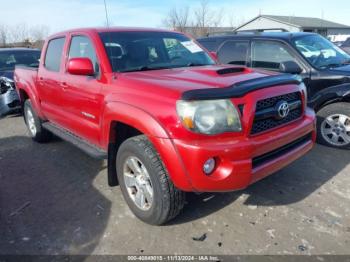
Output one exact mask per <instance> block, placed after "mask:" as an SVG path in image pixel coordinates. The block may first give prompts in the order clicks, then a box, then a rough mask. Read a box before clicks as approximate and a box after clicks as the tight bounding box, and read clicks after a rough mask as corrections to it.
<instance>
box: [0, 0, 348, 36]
mask: <svg viewBox="0 0 350 262" xmlns="http://www.w3.org/2000/svg"><path fill="white" fill-rule="evenodd" d="M106 2H107V6H108V10H109V16H110V20H111V23H112V24H113V25H115V26H141V27H159V26H162V20H163V18H164V17H165V16H166V14H167V12H168V10H169V9H170V8H172V7H174V6H177V7H182V6H189V7H190V8H192V9H194V8H196V7H197V6H198V5H199V0H187V1H186V0H148V1H147V0H144V1H139V0H131V1H130V0H129V1H127V0H106ZM209 3H210V5H211V7H212V8H213V9H223V10H225V19H224V20H223V26H229V25H230V23H229V19H228V16H229V15H232V16H233V17H234V18H233V19H232V20H231V21H233V22H234V24H235V25H237V24H239V23H241V22H242V21H247V20H249V19H251V18H253V17H255V16H257V15H258V14H259V12H261V13H262V14H273V15H294V16H310V17H320V18H321V17H322V15H323V17H324V18H325V19H327V20H331V21H334V22H338V23H343V24H347V25H350V1H349V0H333V1H330V0H318V1H316V0H315V1H314V0H302V1H301V0H293V1H291V0H260V1H258V0H209ZM0 6H1V14H0V24H7V25H16V24H21V23H26V24H27V26H28V27H30V26H35V25H41V24H44V25H47V26H48V27H49V28H50V32H51V33H53V32H56V31H60V30H64V29H69V28H76V27H89V26H104V25H105V12H104V5H103V0H12V1H9V0H0Z"/></svg>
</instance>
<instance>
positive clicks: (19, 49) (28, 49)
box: [0, 47, 40, 52]
mask: <svg viewBox="0 0 350 262" xmlns="http://www.w3.org/2000/svg"><path fill="white" fill-rule="evenodd" d="M2 51H40V50H39V49H36V48H26V47H6V48H0V52H2Z"/></svg>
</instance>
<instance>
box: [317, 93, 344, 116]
mask: <svg viewBox="0 0 350 262" xmlns="http://www.w3.org/2000/svg"><path fill="white" fill-rule="evenodd" d="M341 102H346V103H350V96H349V95H348V96H344V97H338V98H336V99H332V100H330V101H326V102H324V103H323V104H321V105H319V106H317V107H316V108H315V111H316V112H318V111H320V110H321V109H322V108H323V107H325V106H328V105H331V104H335V103H341Z"/></svg>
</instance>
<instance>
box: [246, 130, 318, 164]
mask: <svg viewBox="0 0 350 262" xmlns="http://www.w3.org/2000/svg"><path fill="white" fill-rule="evenodd" d="M311 140H312V133H309V134H307V135H305V136H302V137H300V138H298V139H297V140H294V141H293V142H291V143H289V144H286V145H284V146H282V147H280V148H277V149H275V150H273V151H270V152H268V153H265V154H263V155H261V156H257V157H254V158H253V160H252V164H253V168H256V167H259V166H261V165H263V164H265V163H267V162H269V161H271V160H273V159H276V158H278V157H279V156H282V155H284V154H287V153H288V152H290V151H292V150H294V149H296V148H298V147H300V146H302V145H304V144H306V143H307V142H309V141H311Z"/></svg>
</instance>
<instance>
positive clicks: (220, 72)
mask: <svg viewBox="0 0 350 262" xmlns="http://www.w3.org/2000/svg"><path fill="white" fill-rule="evenodd" d="M247 71H248V68H246V67H243V66H242V67H229V68H222V69H219V70H217V71H216V73H217V74H218V75H228V74H234V73H242V72H247Z"/></svg>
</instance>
